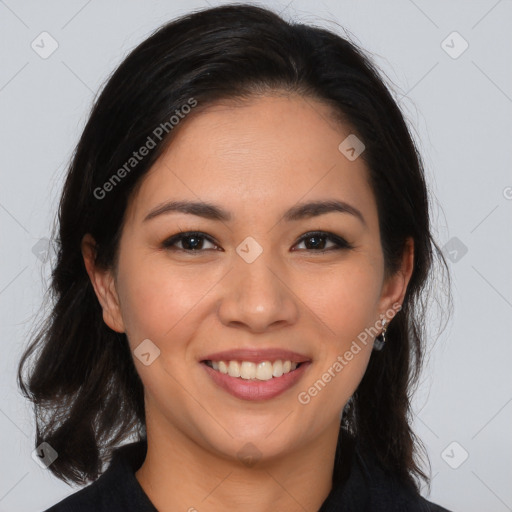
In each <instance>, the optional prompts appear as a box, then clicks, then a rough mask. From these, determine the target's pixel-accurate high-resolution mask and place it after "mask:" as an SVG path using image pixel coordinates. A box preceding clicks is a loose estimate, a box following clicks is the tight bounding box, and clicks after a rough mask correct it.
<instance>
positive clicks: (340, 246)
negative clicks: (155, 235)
mask: <svg viewBox="0 0 512 512" xmlns="http://www.w3.org/2000/svg"><path fill="white" fill-rule="evenodd" d="M192 237H196V238H204V239H206V240H207V241H209V242H210V243H212V244H214V245H217V244H216V243H215V242H214V240H213V239H212V238H211V237H210V236H208V235H206V234H205V233H201V232H200V231H186V232H180V233H179V234H177V235H173V236H171V237H170V238H168V239H166V240H165V241H164V242H162V248H164V249H168V250H174V251H181V252H185V253H188V254H195V253H201V252H204V251H205V250H212V249H180V248H176V247H173V246H174V244H176V243H177V242H180V241H182V240H183V239H185V238H192ZM313 237H319V238H325V239H327V240H329V241H331V242H333V243H334V244H335V245H336V247H331V248H329V249H322V250H316V249H305V250H306V251H308V252H316V253H320V254H324V253H327V252H330V251H340V250H350V249H353V248H354V246H353V245H351V244H349V243H348V242H347V241H346V240H345V239H344V238H341V237H339V236H337V235H334V234H333V233H329V232H326V231H309V232H308V233H305V234H304V235H302V236H301V237H300V238H299V240H298V242H297V243H301V242H303V241H304V240H307V239H308V238H313ZM296 245H297V244H296Z"/></svg>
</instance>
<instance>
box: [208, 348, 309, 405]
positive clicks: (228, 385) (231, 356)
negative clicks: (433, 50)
mask: <svg viewBox="0 0 512 512" xmlns="http://www.w3.org/2000/svg"><path fill="white" fill-rule="evenodd" d="M201 363H202V366H203V367H204V368H205V369H206V371H207V373H208V374H209V375H210V377H211V378H212V379H213V381H214V382H215V383H216V384H217V385H219V386H220V387H221V388H223V389H224V390H225V391H227V392H229V393H230V394H232V395H234V396H236V397H237V398H240V399H243V400H265V399H269V398H273V397H275V396H277V395H279V394H281V393H283V392H284V391H286V390H287V389H289V388H290V387H291V386H293V385H294V384H295V383H296V382H297V380H298V379H300V377H301V376H302V375H303V373H304V371H305V369H306V368H307V367H308V366H309V365H310V363H311V360H310V359H309V358H308V357H307V356H304V355H302V354H298V353H296V352H291V351H288V350H280V349H268V350H261V349H260V350H251V349H245V350H230V351H224V352H218V353H216V354H211V355H208V356H206V357H205V358H202V359H201Z"/></svg>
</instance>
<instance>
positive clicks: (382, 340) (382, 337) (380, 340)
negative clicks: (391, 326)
mask: <svg viewBox="0 0 512 512" xmlns="http://www.w3.org/2000/svg"><path fill="white" fill-rule="evenodd" d="M386 329H387V327H386V319H385V318H384V319H383V320H382V332H381V333H380V334H379V335H378V336H377V337H376V338H375V341H374V343H373V350H382V349H383V348H384V345H385V344H386Z"/></svg>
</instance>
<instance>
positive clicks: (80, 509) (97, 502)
mask: <svg viewBox="0 0 512 512" xmlns="http://www.w3.org/2000/svg"><path fill="white" fill-rule="evenodd" d="M146 450H147V443H146V441H145V440H142V441H138V442H134V443H130V444H127V445H124V446H121V447H118V448H116V449H115V450H114V452H113V456H112V460H111V462H110V465H109V467H108V469H107V471H105V472H104V473H103V474H102V475H101V476H100V477H99V478H98V479H97V480H95V481H94V482H93V483H92V484H90V485H88V486H87V487H84V488H83V489H80V490H79V491H77V492H75V493H74V494H71V495H70V496H67V497H66V498H64V499H63V500H61V501H59V502H58V503H57V504H55V505H53V506H52V507H50V508H49V509H47V510H45V511H44V512H93V511H94V512H128V511H130V510H137V511H140V512H156V508H154V507H153V505H152V503H151V502H150V501H149V498H148V497H147V495H146V494H145V493H144V491H143V489H142V487H141V486H140V484H139V483H138V481H137V479H136V477H135V472H136V471H137V469H138V468H139V467H140V466H141V465H142V462H143V461H144V458H145V456H146Z"/></svg>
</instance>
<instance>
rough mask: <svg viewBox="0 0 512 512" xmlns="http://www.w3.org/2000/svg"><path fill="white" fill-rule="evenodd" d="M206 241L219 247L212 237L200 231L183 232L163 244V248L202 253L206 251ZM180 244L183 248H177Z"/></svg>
mask: <svg viewBox="0 0 512 512" xmlns="http://www.w3.org/2000/svg"><path fill="white" fill-rule="evenodd" d="M205 241H206V242H207V243H211V244H212V245H214V246H215V247H217V245H215V243H214V242H213V239H212V238H211V237H209V236H208V235H206V234H205V233H201V232H200V231H188V232H185V233H183V232H181V233H179V234H176V235H173V236H171V237H170V238H167V239H166V240H165V241H164V242H162V247H163V248H164V249H168V250H177V251H183V252H187V253H194V252H202V250H204V247H203V245H204V242H205ZM178 243H181V244H182V247H176V244H178ZM209 250H211V249H209ZM215 250H216V249H215Z"/></svg>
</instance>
